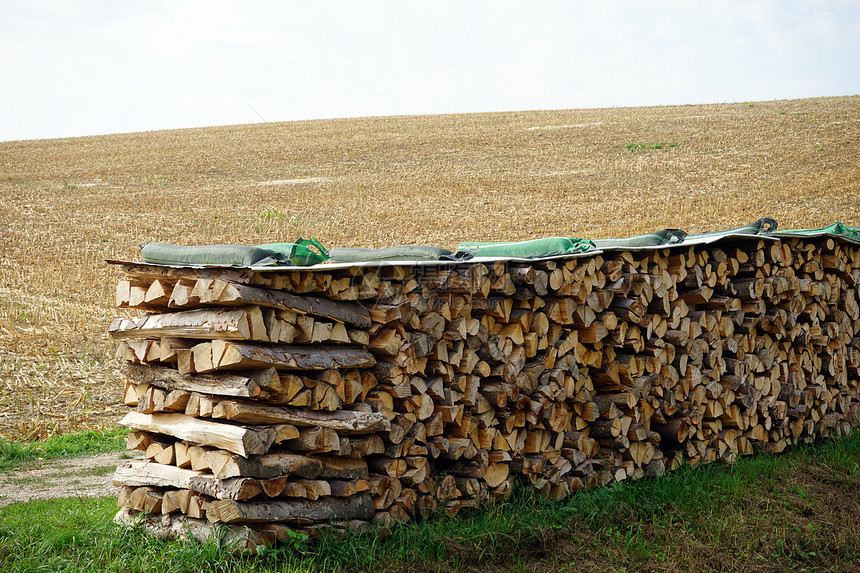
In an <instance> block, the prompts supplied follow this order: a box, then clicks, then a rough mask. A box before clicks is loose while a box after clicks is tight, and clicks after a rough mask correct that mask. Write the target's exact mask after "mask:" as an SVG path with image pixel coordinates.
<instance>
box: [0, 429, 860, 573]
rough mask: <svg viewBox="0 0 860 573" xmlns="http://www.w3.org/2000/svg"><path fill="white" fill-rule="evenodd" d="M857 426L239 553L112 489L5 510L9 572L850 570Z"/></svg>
mask: <svg viewBox="0 0 860 573" xmlns="http://www.w3.org/2000/svg"><path fill="white" fill-rule="evenodd" d="M858 463H860V432H855V433H854V434H852V435H850V436H848V437H845V438H842V439H840V440H836V441H831V442H823V443H818V444H813V445H805V446H801V447H798V448H795V449H793V450H792V451H790V452H788V453H785V454H782V455H768V456H757V457H752V458H743V459H740V460H738V462H736V463H735V464H733V465H724V464H713V465H708V466H703V467H698V468H692V467H689V466H684V467H682V468H681V469H679V470H677V471H675V472H673V473H671V474H668V475H667V476H665V477H663V478H659V479H641V480H638V481H635V482H627V483H618V484H613V485H611V486H607V487H601V488H595V489H591V490H587V491H583V492H580V493H578V494H576V495H574V496H572V497H570V498H569V499H567V500H563V501H551V500H546V499H543V498H540V497H537V496H535V495H533V494H531V493H527V492H529V488H520V489H518V490H517V493H515V495H514V496H513V497H512V499H511V500H510V501H509V502H508V503H506V504H498V505H494V506H490V507H489V508H483V509H481V510H478V511H470V512H464V513H461V514H460V515H459V516H457V517H455V518H449V517H437V518H434V519H430V520H427V521H423V522H417V523H416V522H413V523H409V524H406V525H402V526H398V527H395V528H394V529H393V531H392V534H391V535H390V536H389V537H385V538H380V537H378V536H376V535H375V534H364V535H353V536H349V537H346V538H340V537H322V538H321V539H319V540H317V541H315V542H312V543H310V544H305V543H303V542H302V540H301V539H299V538H297V539H295V540H293V542H292V543H287V544H284V545H283V546H281V547H279V548H277V549H275V550H268V551H264V552H261V554H260V555H244V556H242V555H233V554H230V553H228V552H226V551H224V550H223V549H219V548H217V547H215V546H213V545H200V544H198V543H196V542H183V541H178V542H162V541H159V540H156V539H153V538H151V537H148V536H144V535H142V534H140V533H139V532H135V531H125V530H120V529H119V528H116V527H114V526H113V525H111V524H110V520H111V518H112V516H113V514H114V513H115V511H116V506H115V503H114V500H113V499H112V498H104V499H96V500H85V499H61V500H52V501H40V502H29V503H23V504H22V503H18V504H12V505H9V506H7V507H5V508H3V509H0V567H2V570H3V571H10V572H11V571H33V570H37V569H39V568H41V569H40V570H45V569H48V570H52V571H124V572H125V571H128V572H133V571H141V572H143V571H146V572H168V571H170V572H173V571H259V572H261V573H268V572H276V571H397V572H401V571H403V572H405V571H414V572H423V571H485V570H496V569H506V570H515V571H516V570H522V571H556V570H558V569H573V570H606V571H639V570H641V571H652V570H657V569H661V570H668V571H686V570H694V569H695V570H725V571H735V570H744V571H750V570H763V571H766V570H804V569H805V570H833V571H837V570H848V569H846V567H848V566H850V565H851V564H855V565H857V564H860V534H858V526H860V498H858V497H857V496H856V495H855V496H853V498H852V499H849V501H848V503H847V504H845V505H833V504H832V503H830V501H831V497H832V496H833V495H835V494H836V492H837V491H839V490H847V491H849V492H855V494H856V492H858V491H860V468H858Z"/></svg>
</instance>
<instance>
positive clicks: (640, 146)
mask: <svg viewBox="0 0 860 573" xmlns="http://www.w3.org/2000/svg"><path fill="white" fill-rule="evenodd" d="M676 147H678V144H677V143H628V144H627V145H625V146H624V149H626V150H627V151H641V152H645V151H648V150H649V149H663V148H669V149H674V148H676Z"/></svg>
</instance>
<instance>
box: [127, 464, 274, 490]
mask: <svg viewBox="0 0 860 573" xmlns="http://www.w3.org/2000/svg"><path fill="white" fill-rule="evenodd" d="M113 484H114V485H115V486H133V487H139V486H154V487H168V488H175V489H190V490H192V491H196V492H198V493H204V494H206V495H208V496H211V497H214V498H216V499H235V500H247V499H251V498H253V497H254V496H256V495H258V494H259V493H261V492H262V488H261V487H260V485H259V484H258V483H257V480H255V479H251V478H246V477H239V478H232V479H225V480H222V479H216V478H214V477H212V475H211V474H208V473H206V472H200V471H194V470H189V469H183V468H178V467H176V466H170V465H164V464H156V463H152V462H148V461H146V460H126V461H124V462H122V463H121V464H120V465H119V467H118V468H117V470H116V473H114V476H113Z"/></svg>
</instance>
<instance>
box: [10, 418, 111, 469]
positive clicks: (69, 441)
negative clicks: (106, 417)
mask: <svg viewBox="0 0 860 573" xmlns="http://www.w3.org/2000/svg"><path fill="white" fill-rule="evenodd" d="M127 433H128V430H127V429H126V428H122V427H116V428H111V429H108V430H103V431H92V430H89V431H85V432H77V433H72V434H59V435H55V436H51V437H50V438H48V439H47V440H44V441H39V442H29V443H26V442H18V441H14V440H7V439H0V470H4V469H10V468H14V467H18V466H21V465H25V464H27V463H29V462H33V461H37V460H40V459H43V460H49V459H56V458H71V457H82V456H91V455H95V454H105V453H108V452H117V451H121V450H124V449H125V448H126V435H127Z"/></svg>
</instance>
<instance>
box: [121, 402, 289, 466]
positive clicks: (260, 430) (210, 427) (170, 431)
mask: <svg viewBox="0 0 860 573" xmlns="http://www.w3.org/2000/svg"><path fill="white" fill-rule="evenodd" d="M119 423H120V424H121V425H123V426H126V427H128V428H131V429H133V430H138V431H144V432H156V433H159V434H167V435H168V436H173V437H175V438H179V439H180V440H185V441H187V442H192V443H194V444H199V445H201V446H214V447H216V448H221V449H224V450H227V451H229V452H233V453H236V454H239V455H240V456H249V455H253V454H263V453H266V452H267V451H268V450H269V448H270V447H271V445H272V443H274V441H275V439H276V438H277V436H278V431H277V429H276V428H274V427H250V428H245V427H242V426H234V425H232V424H222V423H219V422H211V421H208V420H201V419H199V418H192V417H190V416H186V415H185V414H140V413H138V412H129V413H128V414H126V415H125V417H124V418H123V419H122V420H120V422H119Z"/></svg>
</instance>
